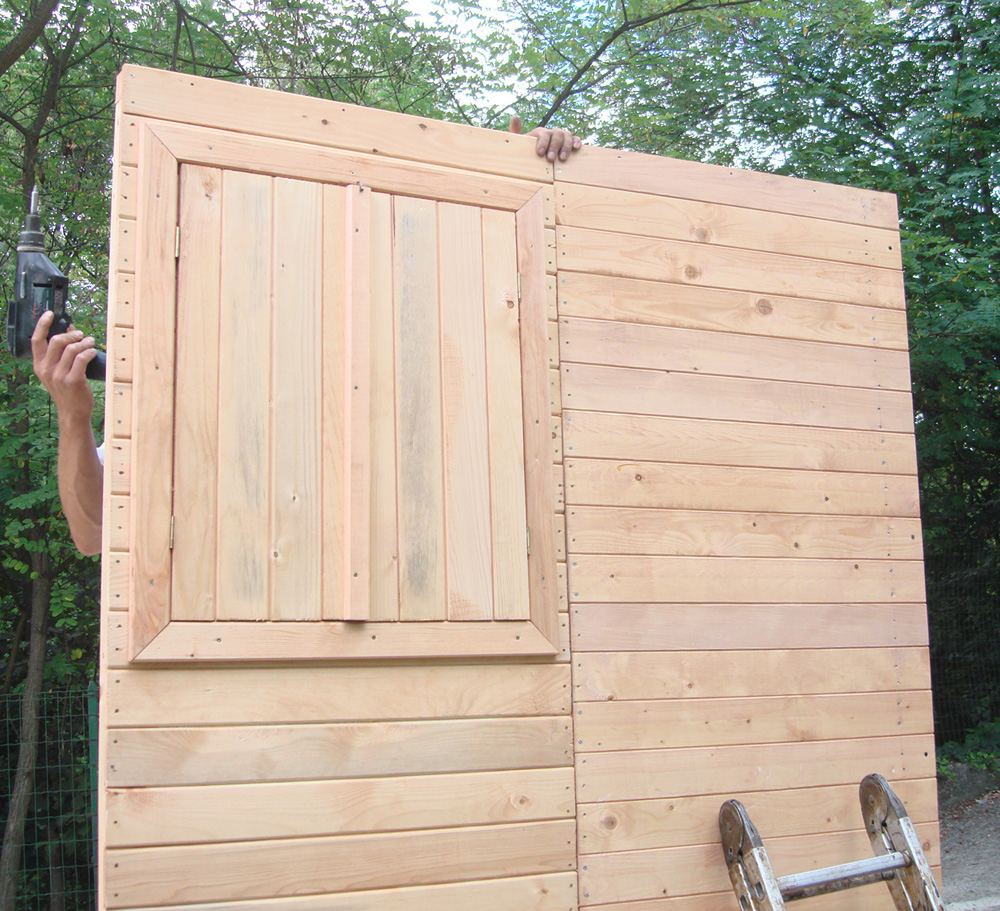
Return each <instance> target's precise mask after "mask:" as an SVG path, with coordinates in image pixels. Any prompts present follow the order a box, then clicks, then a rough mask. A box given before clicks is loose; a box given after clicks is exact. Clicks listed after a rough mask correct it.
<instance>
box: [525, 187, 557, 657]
mask: <svg viewBox="0 0 1000 911" xmlns="http://www.w3.org/2000/svg"><path fill="white" fill-rule="evenodd" d="M516 223H517V262H518V270H519V272H520V275H521V378H522V383H523V386H522V402H523V407H524V422H525V434H524V470H525V485H526V488H527V491H528V497H527V512H528V527H529V529H530V532H531V554H530V555H529V557H528V579H529V586H530V602H531V620H532V622H533V623H534V624H535V626H536V627H538V629H539V630H540V631H541V632H542V634H543V635H545V637H546V638H547V639H548V640H549V641H550V642H557V641H558V635H559V618H558V614H557V612H556V610H555V608H554V605H555V604H557V602H558V589H557V582H558V580H557V577H556V551H555V508H556V506H555V503H556V500H555V483H554V481H553V476H552V475H553V472H552V456H551V454H550V443H551V440H550V434H549V410H550V401H549V381H548V377H549V360H548V306H547V303H546V297H545V293H546V288H547V283H546V278H545V269H546V263H547V261H548V249H547V245H546V240H545V228H544V224H545V221H544V196H543V194H542V192H541V191H539V192H538V193H536V194H535V195H534V196H533V197H532V198H531V199H530V200H529V201H528V202H526V203H525V204H524V205H523V206H522V207H521V208H520V209H518V211H517V215H516Z"/></svg>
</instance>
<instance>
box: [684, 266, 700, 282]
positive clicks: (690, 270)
mask: <svg viewBox="0 0 1000 911" xmlns="http://www.w3.org/2000/svg"><path fill="white" fill-rule="evenodd" d="M684 277H685V278H687V279H689V280H691V281H694V280H695V279H696V278H701V269H699V268H698V267H697V266H685V267H684Z"/></svg>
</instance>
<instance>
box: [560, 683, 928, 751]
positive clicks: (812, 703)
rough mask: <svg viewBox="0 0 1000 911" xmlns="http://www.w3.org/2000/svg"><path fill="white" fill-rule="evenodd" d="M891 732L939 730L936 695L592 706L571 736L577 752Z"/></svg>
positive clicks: (893, 692) (578, 718)
mask: <svg viewBox="0 0 1000 911" xmlns="http://www.w3.org/2000/svg"><path fill="white" fill-rule="evenodd" d="M733 672H734V673H738V672H739V669H738V668H737V667H735V666H734V668H733ZM886 733H892V734H894V735H904V734H928V733H933V731H932V722H931V694H930V690H923V691H900V690H898V689H895V688H894V689H893V690H890V691H888V692H882V693H871V692H869V693H849V694H836V695H832V694H815V693H813V694H809V695H793V696H741V697H737V698H728V699H727V698H708V699H698V700H690V699H658V700H630V701H627V702H619V701H615V702H590V703H586V704H582V705H580V706H579V708H578V710H577V713H576V717H575V719H574V734H573V736H574V738H575V743H576V750H577V753H578V754H579V753H595V752H600V751H607V750H651V749H659V748H675V747H702V746H715V745H720V744H741V743H758V744H774V743H791V742H794V743H804V742H807V741H814V740H844V739H846V738H848V737H859V738H860V737H879V736H882V735H884V734H886Z"/></svg>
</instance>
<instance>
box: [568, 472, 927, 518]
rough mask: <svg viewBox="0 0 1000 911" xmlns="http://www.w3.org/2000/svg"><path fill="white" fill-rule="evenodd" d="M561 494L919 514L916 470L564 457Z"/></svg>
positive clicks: (578, 499) (596, 499) (581, 501)
mask: <svg viewBox="0 0 1000 911" xmlns="http://www.w3.org/2000/svg"><path fill="white" fill-rule="evenodd" d="M566 495H567V501H568V503H569V505H570V506H635V507H652V508H657V507H658V508H671V509H709V510H715V509H721V510H726V511H730V510H738V511H741V512H775V513H806V514H812V515H841V516H888V517H911V518H915V517H916V516H917V515H918V514H919V492H918V489H917V480H916V478H915V477H910V476H900V475H865V474H850V473H848V472H838V471H809V470H798V469H795V470H775V469H769V468H743V467H727V466H721V465H673V464H670V463H662V462H631V461H623V460H622V461H614V460H607V459H567V460H566Z"/></svg>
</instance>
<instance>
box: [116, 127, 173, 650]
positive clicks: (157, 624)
mask: <svg viewBox="0 0 1000 911" xmlns="http://www.w3.org/2000/svg"><path fill="white" fill-rule="evenodd" d="M140 140H141V151H140V154H141V155H142V160H143V165H142V176H141V178H140V186H139V194H140V195H139V201H138V206H139V212H140V215H141V219H142V220H141V225H140V227H139V237H138V238H137V241H138V245H137V249H138V250H139V251H140V253H139V261H138V263H137V268H136V304H137V306H136V310H137V313H136V340H135V346H136V354H137V358H136V360H137V362H138V363H137V368H136V371H135V374H134V382H135V389H136V392H135V395H136V400H137V401H138V402H142V403H143V407H142V408H140V409H138V411H137V413H136V416H135V426H134V432H135V439H136V447H135V450H134V459H135V464H134V468H135V472H134V476H135V477H136V478H142V479H143V480H142V483H140V484H136V485H134V486H135V491H134V492H133V495H132V496H133V502H132V503H130V505H131V506H132V507H133V508H132V515H133V516H135V523H134V525H133V526H132V529H131V539H130V546H131V548H132V552H133V555H134V560H133V567H134V571H135V583H134V584H135V588H134V594H135V603H134V605H133V610H131V611H129V639H130V650H131V654H132V656H133V657H134V656H135V655H136V654H138V653H139V652H140V651H142V649H143V648H145V646H146V645H148V644H149V643H150V642H151V641H152V639H153V638H154V637H155V636H156V635H157V633H159V632H160V630H162V629H163V627H164V626H165V625H166V624H167V623H168V622H169V617H170V597H171V595H170V560H171V553H170V510H171V489H170V488H171V483H172V480H173V465H172V460H173V445H172V440H171V435H172V433H173V429H174V414H173V409H174V390H173V382H174V332H175V325H174V302H175V300H176V293H177V287H176V276H177V273H176V263H175V260H174V239H175V234H176V228H177V197H178V170H179V169H178V164H177V160H176V159H175V158H174V157H173V155H172V154H171V153H170V151H169V150H168V149H167V148H166V146H164V145H163V143H162V142H160V140H159V139H157V138H156V136H154V135H153V133H152V131H150V130H149V129H148V128H147V129H145V130H143V132H142V134H141V137H140ZM116 350H117V348H116ZM116 378H117V379H120V377H118V376H117V374H116ZM111 544H112V547H115V546H121V542H119V543H118V545H116V542H115V539H114V535H113V534H112V536H111Z"/></svg>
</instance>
